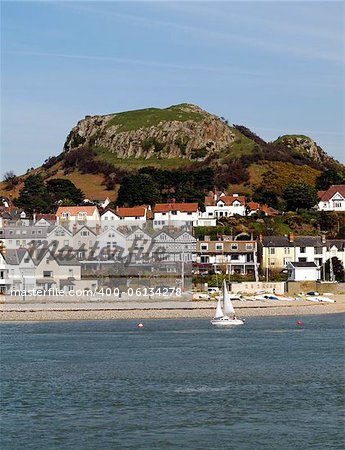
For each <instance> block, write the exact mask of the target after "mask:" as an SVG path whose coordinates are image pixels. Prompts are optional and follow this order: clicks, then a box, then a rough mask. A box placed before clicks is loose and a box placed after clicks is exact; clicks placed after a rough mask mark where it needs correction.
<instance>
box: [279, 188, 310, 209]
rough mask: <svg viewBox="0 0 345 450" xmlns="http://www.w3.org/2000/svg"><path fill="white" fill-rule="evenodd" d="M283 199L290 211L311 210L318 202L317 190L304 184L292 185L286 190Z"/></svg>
mask: <svg viewBox="0 0 345 450" xmlns="http://www.w3.org/2000/svg"><path fill="white" fill-rule="evenodd" d="M283 197H284V199H285V201H286V206H287V210H288V211H297V210H298V209H300V208H301V209H310V208H312V207H313V206H315V205H316V204H317V202H318V197H317V193H316V189H315V188H313V187H312V186H309V185H308V184H306V183H302V182H295V183H292V184H290V185H289V186H288V187H287V188H286V189H285V191H284V193H283Z"/></svg>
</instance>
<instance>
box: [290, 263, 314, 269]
mask: <svg viewBox="0 0 345 450" xmlns="http://www.w3.org/2000/svg"><path fill="white" fill-rule="evenodd" d="M290 264H291V265H292V266H293V267H305V268H307V267H309V268H311V267H313V268H315V267H317V265H316V264H315V263H314V262H299V261H293V262H290Z"/></svg>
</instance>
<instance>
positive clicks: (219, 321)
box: [211, 280, 244, 328]
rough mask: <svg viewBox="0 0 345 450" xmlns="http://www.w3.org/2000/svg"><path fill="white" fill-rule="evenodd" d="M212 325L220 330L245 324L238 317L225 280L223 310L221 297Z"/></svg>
mask: <svg viewBox="0 0 345 450" xmlns="http://www.w3.org/2000/svg"><path fill="white" fill-rule="evenodd" d="M211 324H212V325H213V326H215V327H218V328H225V327H232V326H236V325H243V324H244V319H239V318H237V317H236V314H235V310H234V307H233V305H232V303H231V300H230V295H229V292H228V288H227V287H226V282H225V280H224V283H223V308H222V298H221V296H219V297H218V302H217V308H216V312H215V315H214V318H213V319H212V320H211Z"/></svg>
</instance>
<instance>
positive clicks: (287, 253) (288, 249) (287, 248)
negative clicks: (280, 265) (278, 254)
mask: <svg viewBox="0 0 345 450" xmlns="http://www.w3.org/2000/svg"><path fill="white" fill-rule="evenodd" d="M284 254H285V255H290V247H284Z"/></svg>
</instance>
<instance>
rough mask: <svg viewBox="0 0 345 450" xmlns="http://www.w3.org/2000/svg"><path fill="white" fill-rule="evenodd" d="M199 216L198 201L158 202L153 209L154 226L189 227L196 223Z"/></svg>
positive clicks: (156, 227)
mask: <svg viewBox="0 0 345 450" xmlns="http://www.w3.org/2000/svg"><path fill="white" fill-rule="evenodd" d="M198 218H199V210H198V204H197V203H157V204H156V206H155V207H154V210H153V228H155V229H160V228H163V227H170V226H174V227H187V228H191V227H192V226H193V225H195V224H196V223H197V221H198Z"/></svg>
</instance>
